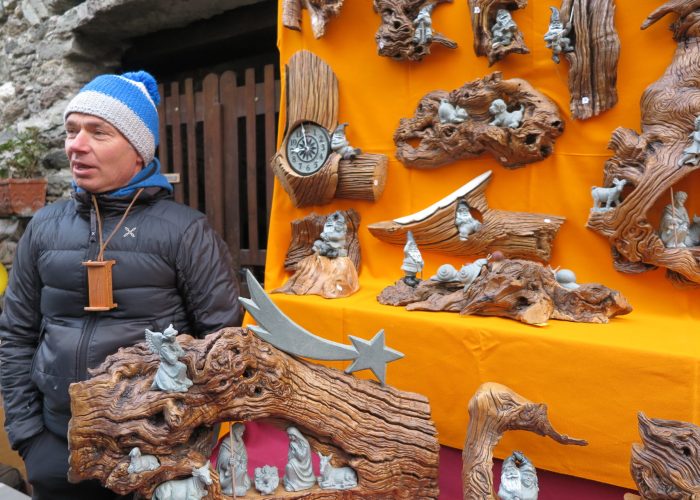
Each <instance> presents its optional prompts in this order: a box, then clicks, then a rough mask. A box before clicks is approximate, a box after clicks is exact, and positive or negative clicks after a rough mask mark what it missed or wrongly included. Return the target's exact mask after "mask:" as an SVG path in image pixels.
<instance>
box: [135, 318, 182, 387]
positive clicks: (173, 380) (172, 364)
mask: <svg viewBox="0 0 700 500" xmlns="http://www.w3.org/2000/svg"><path fill="white" fill-rule="evenodd" d="M176 337H177V330H175V329H174V328H173V325H170V326H168V328H166V329H165V331H163V333H160V332H152V331H151V330H149V329H148V328H146V344H148V348H149V349H150V350H151V352H153V353H154V354H158V356H160V364H159V365H158V371H156V376H155V378H154V379H153V384H152V385H151V389H152V390H155V391H164V392H187V390H188V389H189V388H190V387H191V386H192V381H191V380H190V379H189V378H187V365H186V364H185V363H183V362H182V361H180V360H179V359H180V358H181V357H183V356H184V355H185V351H184V349H183V348H182V347H180V344H178V343H177V338H176Z"/></svg>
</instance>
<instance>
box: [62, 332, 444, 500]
mask: <svg viewBox="0 0 700 500" xmlns="http://www.w3.org/2000/svg"><path fill="white" fill-rule="evenodd" d="M178 340H179V341H180V343H181V345H182V347H183V349H184V350H185V352H186V355H185V357H184V358H183V362H184V363H185V364H186V365H187V370H188V375H189V377H190V378H191V379H192V380H193V381H194V385H193V386H192V387H191V388H190V390H189V391H188V392H187V393H164V392H161V391H151V390H149V389H150V385H151V382H152V381H153V377H154V375H155V372H156V369H157V367H158V357H157V355H155V354H152V353H151V352H150V351H149V349H148V347H147V346H146V344H145V342H143V343H140V344H137V345H136V346H133V347H129V348H125V349H120V350H119V351H118V352H117V353H116V354H114V355H112V356H109V357H108V358H107V360H106V361H105V362H104V363H103V364H102V365H101V366H100V367H99V368H98V369H97V370H95V371H94V372H93V378H91V379H90V380H88V381H85V382H80V383H77V384H72V385H71V387H70V393H71V409H72V414H73V418H72V419H71V422H70V426H69V444H70V459H69V460H70V470H69V475H70V478H71V480H73V481H78V480H85V479H98V480H99V481H101V482H102V483H103V484H105V485H106V486H107V487H109V488H111V489H112V490H114V491H116V492H118V493H120V494H127V493H130V492H139V493H140V494H142V495H145V496H146V497H150V495H151V494H152V492H153V490H154V489H155V487H156V486H157V485H158V484H160V483H162V482H163V481H166V480H168V479H172V478H175V477H185V476H188V475H189V474H191V467H192V464H193V463H194V464H197V465H201V464H203V463H204V461H205V460H206V459H205V457H208V456H209V452H210V450H209V449H208V448H209V445H210V439H209V438H210V431H211V429H212V427H213V425H214V424H215V423H217V422H224V421H252V420H262V419H264V420H267V421H271V422H272V423H273V424H277V425H279V426H281V427H284V426H287V425H294V426H296V427H297V428H299V430H300V431H301V432H302V433H303V434H304V435H305V436H307V437H308V439H309V443H310V444H311V447H312V449H313V450H314V451H320V452H322V453H324V454H328V453H333V455H334V457H335V462H334V465H340V464H343V465H344V464H347V465H349V466H351V467H352V468H353V469H355V471H357V475H358V477H359V486H358V487H357V488H354V489H353V490H346V491H344V492H335V491H322V490H319V489H318V487H314V489H312V490H309V491H302V492H298V493H288V492H284V491H283V490H282V488H279V489H278V492H277V493H276V494H275V496H274V497H266V498H304V499H339V498H343V499H354V498H357V499H361V498H376V499H379V498H397V499H406V500H408V499H415V498H430V499H436V498H437V497H438V480H437V474H438V452H439V445H438V442H437V438H436V430H435V426H434V424H433V422H432V421H431V419H430V406H429V404H428V400H427V399H426V398H425V397H423V396H421V395H418V394H412V393H407V392H401V391H398V390H396V389H393V388H391V387H386V386H381V385H379V384H378V383H376V382H374V381H369V380H361V379H357V378H355V377H353V376H350V375H346V374H344V373H342V372H340V371H338V370H334V369H331V368H327V367H324V366H320V365H314V364H311V363H309V362H306V361H303V360H297V359H295V358H292V357H291V356H289V355H287V354H284V353H283V352H281V351H278V350H277V349H275V348H274V347H272V346H270V345H269V344H267V343H265V342H263V341H261V340H259V339H258V338H257V337H255V336H254V335H253V333H252V332H249V331H247V330H245V329H242V328H226V329H223V330H221V331H219V332H217V333H215V334H211V335H208V336H207V337H206V338H205V339H202V340H195V339H193V338H192V337H189V336H187V335H180V336H179V337H178ZM134 446H138V447H140V449H141V451H142V453H144V454H151V455H155V456H156V457H157V458H158V460H159V461H160V463H161V467H160V468H158V469H156V470H154V471H149V472H142V473H138V474H128V473H127V470H126V469H127V467H128V464H129V456H128V453H129V451H130V450H131V448H133V447H134ZM336 462H337V463H336ZM212 477H213V478H214V480H215V485H213V486H211V487H209V494H208V495H207V497H205V498H207V499H223V498H226V497H224V496H222V495H221V493H220V489H219V487H218V481H217V480H216V479H217V478H216V473H215V472H214V471H212Z"/></svg>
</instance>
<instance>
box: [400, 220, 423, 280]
mask: <svg viewBox="0 0 700 500" xmlns="http://www.w3.org/2000/svg"><path fill="white" fill-rule="evenodd" d="M424 264H425V263H424V262H423V256H422V255H421V253H420V250H419V249H418V245H417V244H416V240H415V239H414V238H413V233H412V232H411V231H409V232H408V233H407V235H406V245H404V247H403V262H402V263H401V270H402V271H403V272H404V278H403V281H404V283H406V284H407V285H408V286H412V287H415V286H416V285H418V283H420V279H419V278H416V274H418V273H419V272H421V271H423V265H424Z"/></svg>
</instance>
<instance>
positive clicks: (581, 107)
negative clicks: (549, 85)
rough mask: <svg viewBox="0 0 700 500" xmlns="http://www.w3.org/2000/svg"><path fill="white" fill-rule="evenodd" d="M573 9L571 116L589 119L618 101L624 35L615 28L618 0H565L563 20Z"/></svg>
mask: <svg viewBox="0 0 700 500" xmlns="http://www.w3.org/2000/svg"><path fill="white" fill-rule="evenodd" d="M572 12H573V22H572V30H571V33H570V34H569V37H570V38H571V39H572V41H573V49H574V50H573V51H571V52H565V53H564V55H565V57H566V59H567V61H568V62H569V96H570V109H571V115H572V116H573V117H574V118H577V119H580V120H585V119H586V118H590V117H592V116H596V115H599V114H600V113H602V112H603V111H605V110H608V109H610V108H612V107H613V106H614V105H615V104H617V86H616V84H617V61H618V59H619V57H620V38H619V37H618V36H617V31H616V30H615V0H563V1H562V4H561V21H562V23H563V24H564V25H567V24H568V23H569V22H570V19H571V15H572Z"/></svg>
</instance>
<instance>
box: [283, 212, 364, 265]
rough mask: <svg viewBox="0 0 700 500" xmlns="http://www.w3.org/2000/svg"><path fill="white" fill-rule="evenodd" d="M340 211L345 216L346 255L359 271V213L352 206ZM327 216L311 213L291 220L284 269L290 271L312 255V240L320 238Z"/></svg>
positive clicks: (360, 260)
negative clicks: (290, 233) (290, 232)
mask: <svg viewBox="0 0 700 500" xmlns="http://www.w3.org/2000/svg"><path fill="white" fill-rule="evenodd" d="M340 212H341V213H342V214H343V217H345V222H346V224H347V228H348V232H347V234H346V236H345V242H346V248H347V251H348V257H349V258H350V260H351V261H352V263H353V264H354V265H355V269H356V270H357V272H358V273H359V272H360V267H361V265H362V257H361V254H360V240H359V238H358V236H357V232H358V231H359V229H360V214H358V213H357V211H355V210H353V209H352V208H351V209H349V210H340ZM327 217H328V216H327V215H318V214H315V213H312V214H310V215H308V216H306V217H304V218H303V219H296V220H295V221H292V240H291V241H290V243H289V248H288V249H287V255H286V257H285V259H284V270H285V271H287V272H290V273H291V272H294V271H295V270H296V267H297V264H298V263H299V261H301V260H302V259H303V258H305V257H308V256H309V255H313V253H314V252H313V250H312V247H313V244H314V241H316V240H318V239H319V238H320V236H321V232H322V231H323V225H324V224H325V223H326V218H327Z"/></svg>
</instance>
